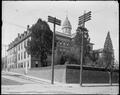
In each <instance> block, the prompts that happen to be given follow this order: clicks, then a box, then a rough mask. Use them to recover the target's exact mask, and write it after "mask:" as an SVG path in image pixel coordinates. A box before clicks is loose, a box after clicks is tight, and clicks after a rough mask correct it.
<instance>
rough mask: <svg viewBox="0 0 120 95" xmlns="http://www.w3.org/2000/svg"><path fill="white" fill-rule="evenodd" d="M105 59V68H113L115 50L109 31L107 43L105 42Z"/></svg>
mask: <svg viewBox="0 0 120 95" xmlns="http://www.w3.org/2000/svg"><path fill="white" fill-rule="evenodd" d="M103 59H104V62H105V68H109V69H112V68H113V64H114V52H113V45H112V41H111V38H110V33H109V32H108V34H107V37H106V40H105V44H104V49H103Z"/></svg>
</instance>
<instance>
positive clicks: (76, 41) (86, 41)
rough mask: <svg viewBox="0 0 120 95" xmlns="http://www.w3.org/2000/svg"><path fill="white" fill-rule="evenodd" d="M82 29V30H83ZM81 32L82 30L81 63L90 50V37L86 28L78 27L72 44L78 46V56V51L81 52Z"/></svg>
mask: <svg viewBox="0 0 120 95" xmlns="http://www.w3.org/2000/svg"><path fill="white" fill-rule="evenodd" d="M83 31H84V32H83ZM82 32H83V63H85V58H86V57H87V56H88V54H89V52H90V46H89V44H90V38H89V34H88V30H87V29H86V28H83V27H78V31H77V34H76V36H75V38H74V41H73V44H74V45H76V46H77V47H79V53H78V54H79V58H80V52H81V45H82V44H81V43H82ZM74 45H73V46H74Z"/></svg>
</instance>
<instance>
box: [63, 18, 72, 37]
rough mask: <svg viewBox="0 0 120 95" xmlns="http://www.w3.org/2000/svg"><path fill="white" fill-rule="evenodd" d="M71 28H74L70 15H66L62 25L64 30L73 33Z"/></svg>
mask: <svg viewBox="0 0 120 95" xmlns="http://www.w3.org/2000/svg"><path fill="white" fill-rule="evenodd" d="M71 29H72V26H71V24H70V21H69V20H68V17H67V16H66V19H65V21H64V22H63V25H62V31H63V33H65V34H68V35H71Z"/></svg>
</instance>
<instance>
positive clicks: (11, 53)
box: [7, 17, 92, 68]
mask: <svg viewBox="0 0 120 95" xmlns="http://www.w3.org/2000/svg"><path fill="white" fill-rule="evenodd" d="M71 30H72V26H71V24H70V21H69V20H68V17H66V19H65V21H64V22H63V25H62V32H58V31H56V32H55V35H56V39H57V40H58V42H57V46H56V50H55V54H56V55H57V56H58V55H61V54H64V53H65V52H70V48H71V41H72V38H73V37H74V36H75V35H76V33H74V34H71ZM30 35H31V30H30V28H29V26H28V27H27V31H25V32H24V33H23V34H21V35H20V34H18V37H17V38H16V39H15V40H14V41H13V42H12V43H10V44H9V48H8V57H7V58H8V59H7V63H8V66H9V67H11V68H12V67H13V68H24V67H25V66H26V64H27V65H28V67H29V68H31V67H37V66H38V67H39V66H40V64H38V63H39V62H40V60H39V59H36V58H34V57H31V55H28V54H27V52H26V49H25V46H26V45H27V41H28V40H31V36H30ZM91 47H92V45H91ZM48 59H51V56H49V57H48ZM48 61H50V60H48ZM48 63H50V62H48Z"/></svg>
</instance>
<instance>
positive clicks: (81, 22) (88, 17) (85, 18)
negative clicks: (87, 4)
mask: <svg viewBox="0 0 120 95" xmlns="http://www.w3.org/2000/svg"><path fill="white" fill-rule="evenodd" d="M88 20H91V11H89V12H88V13H85V11H84V15H82V16H80V17H79V27H82V29H83V30H82V43H81V56H80V63H81V64H80V86H82V72H83V66H82V65H83V48H84V47H83V44H84V28H85V22H86V21H88ZM81 25H82V26H81Z"/></svg>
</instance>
